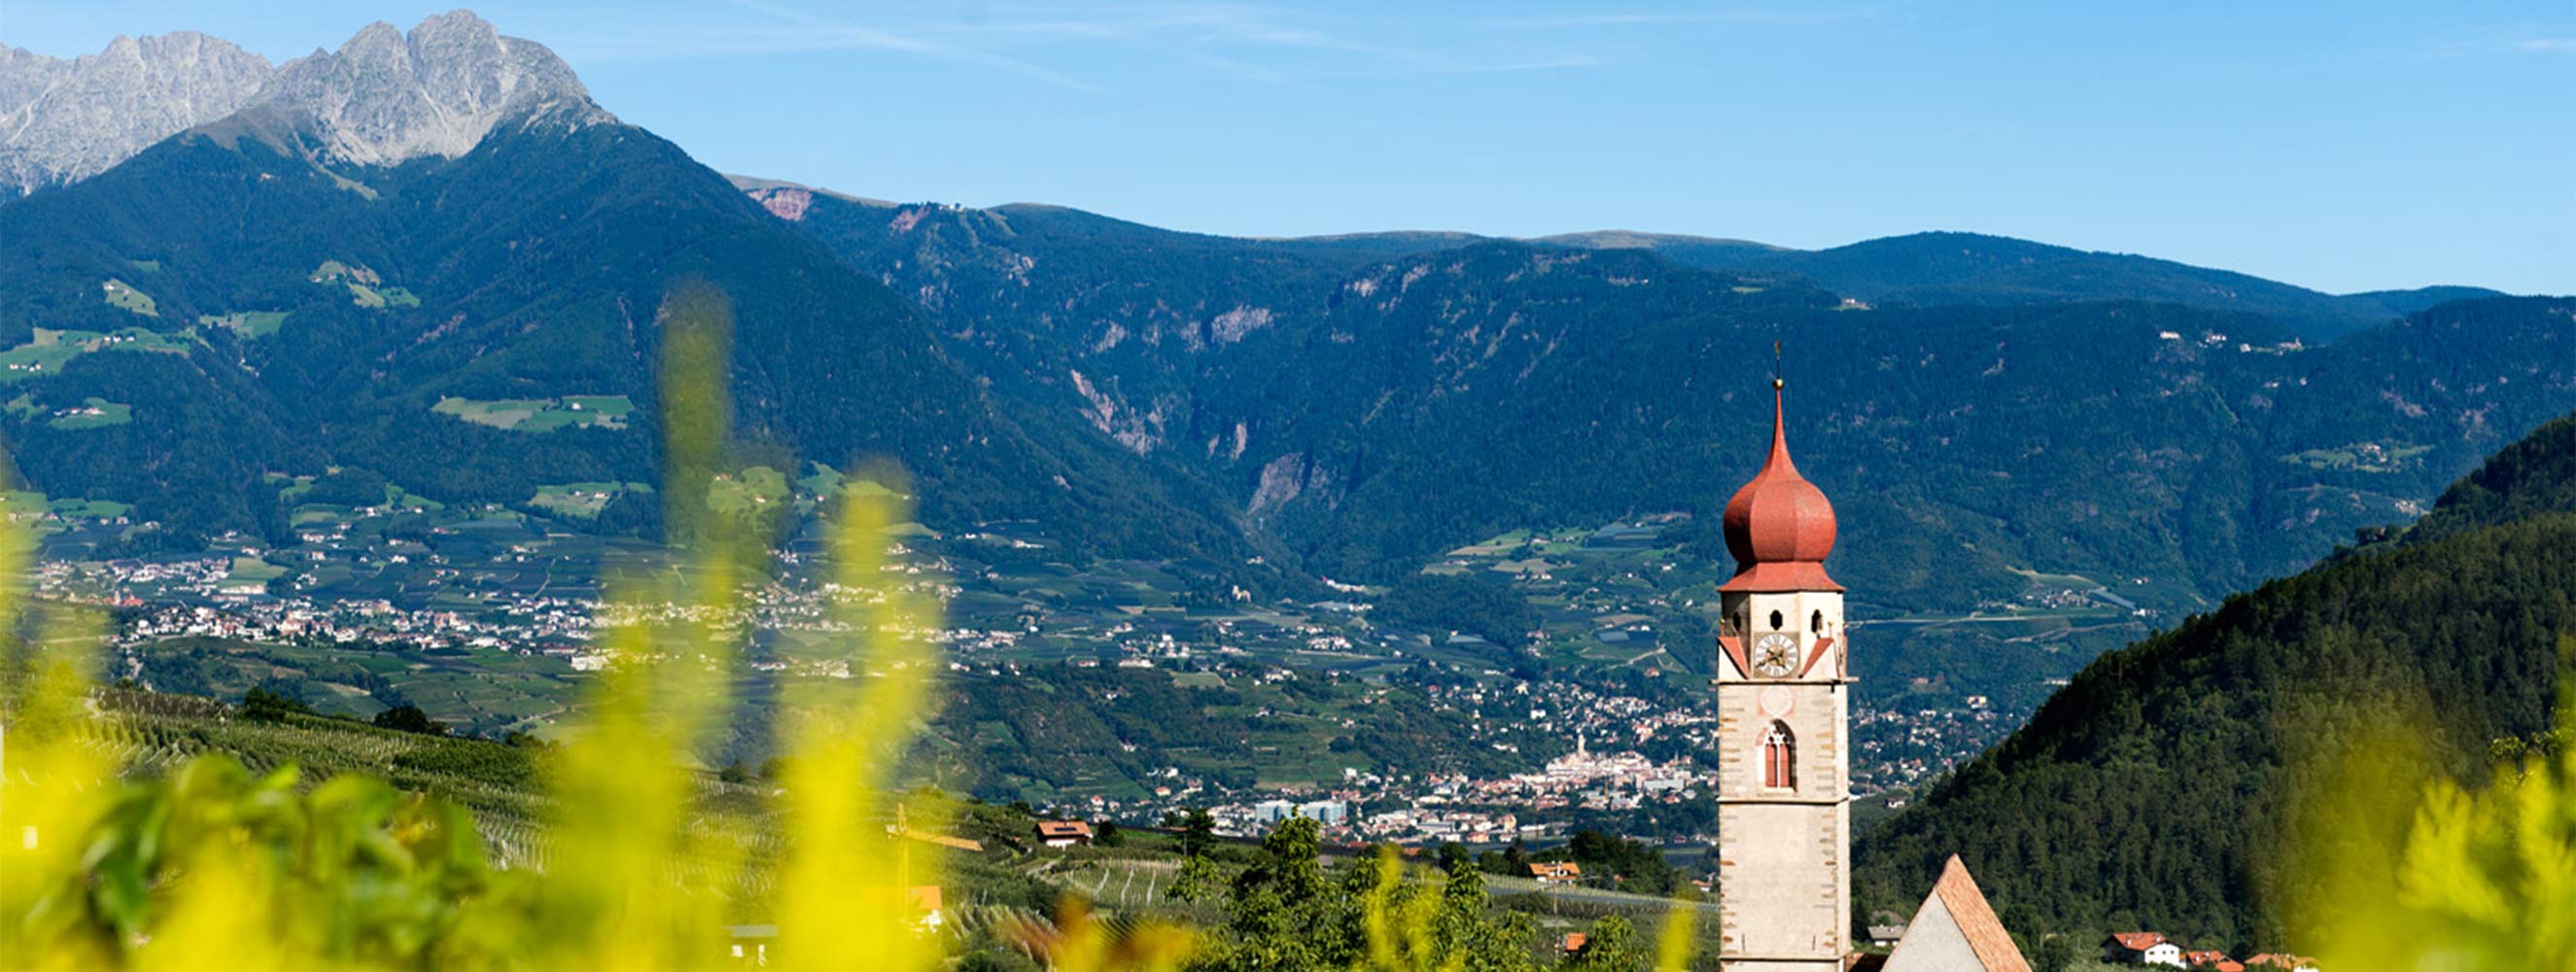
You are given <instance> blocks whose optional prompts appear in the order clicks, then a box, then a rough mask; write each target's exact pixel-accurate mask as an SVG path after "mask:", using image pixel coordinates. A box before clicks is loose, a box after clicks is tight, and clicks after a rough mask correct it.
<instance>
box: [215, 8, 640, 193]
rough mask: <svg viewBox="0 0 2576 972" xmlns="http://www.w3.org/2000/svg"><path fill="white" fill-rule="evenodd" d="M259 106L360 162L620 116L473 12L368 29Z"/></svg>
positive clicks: (448, 150) (335, 156) (303, 68)
mask: <svg viewBox="0 0 2576 972" xmlns="http://www.w3.org/2000/svg"><path fill="white" fill-rule="evenodd" d="M257 100H258V102H259V103H261V104H263V105H266V106H270V107H274V108H276V109H279V110H282V111H284V112H285V113H287V114H288V115H289V116H290V117H293V118H295V119H297V120H299V121H301V122H304V123H306V124H308V125H310V126H311V127H312V129H313V131H314V133H315V134H316V135H318V136H319V137H320V140H321V144H322V150H321V151H322V154H323V155H324V156H325V157H326V158H328V159H329V160H331V161H336V162H349V163H355V164H359V165H391V164H394V163H398V162H402V161H405V160H408V159H414V158H420V157H422V156H429V155H438V156H445V157H448V158H454V157H456V156H459V155H463V154H465V153H466V152H468V151H471V150H472V149H473V148H474V146H475V145H476V144H478V143H480V142H482V141H483V138H484V136H486V135H489V134H491V132H492V130H493V129H494V128H495V127H498V126H500V125H502V124H504V123H519V124H529V125H557V126H564V127H577V126H580V125H588V124H598V123H606V122H614V121H615V120H616V119H615V117H614V116H611V115H610V114H609V113H608V112H606V111H603V110H601V109H600V108H599V106H598V105H596V104H594V103H592V102H591V100H590V92H589V91H588V90H587V89H585V88H583V87H582V84H581V79H580V78H579V77H577V76H575V75H574V74H573V71H572V67H571V66H570V65H567V64H565V63H564V62H563V59H562V58H559V57H556V56H555V53H554V52H553V51H550V50H547V49H546V47H545V45H543V44H539V43H537V42H535V41H530V40H524V39H521V38H516V37H504V36H502V35H501V33H500V31H498V30H497V29H495V28H494V27H493V26H492V24H491V23H489V22H487V21H485V20H483V19H482V18H480V17H477V16H475V15H474V14H473V13H472V12H470V11H465V10H456V11H450V12H448V13H444V14H440V15H438V16H435V17H431V18H429V19H427V20H423V21H421V22H420V24H419V25H418V26H415V27H413V28H412V29H411V32H410V33H409V34H405V33H403V32H402V31H400V30H397V29H395V28H394V27H393V25H391V24H386V23H381V22H379V23H373V24H368V25H367V26H366V27H365V28H363V29H361V30H359V31H358V33H357V34H356V35H355V36H353V37H351V38H349V40H348V42H347V43H344V44H342V45H340V49H339V50H337V51H327V52H326V51H315V52H313V53H312V54H311V55H308V56H306V57H302V58H298V59H296V60H294V61H290V62H288V63H287V64H286V66H285V67H283V68H281V69H279V71H278V72H277V76H276V77H275V78H273V79H272V80H271V81H270V82H269V84H268V86H267V88H266V89H265V90H263V91H262V92H261V94H260V96H259V98H258V99H257Z"/></svg>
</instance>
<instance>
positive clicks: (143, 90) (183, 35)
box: [0, 31, 276, 195]
mask: <svg viewBox="0 0 2576 972" xmlns="http://www.w3.org/2000/svg"><path fill="white" fill-rule="evenodd" d="M274 73H276V68H275V67H273V66H271V65H270V64H269V62H268V59H267V58H264V57H261V56H259V55H257V54H253V53H250V52H249V51H245V50H242V49H241V48H239V47H236V46H234V45H232V44H231V43H229V42H226V41H224V40H221V39H218V38H213V37H208V36H206V35H204V34H199V33H194V32H189V31H180V32H177V33H170V34H160V35H156V36H151V37H140V38H137V37H118V38H117V39H115V40H114V41H111V42H109V44H108V45H107V48H106V49H105V50H103V51H101V52H99V53H97V54H88V55H83V56H80V57H76V58H57V57H47V56H45V55H42V54H37V53H35V52H33V51H25V50H20V49H18V48H15V47H9V46H7V45H0V193H5V194H7V195H18V194H22V193H26V192H31V191H34V190H36V189H40V188H43V187H45V186H50V185H59V184H61V183H66V182H74V181H78V180H80V179H85V178H88V177H90V176H93V175H96V174H98V173H100V172H104V171H106V170H107V168H108V167H109V166H113V165H115V164H117V163H119V162H122V161H125V160H126V159H127V158H128V157H130V156H132V155H133V154H134V153H136V152H140V151H142V150H143V148H144V147H145V146H147V145H150V144H152V143H154V142H158V141H160V140H162V139H164V138H168V137H170V136H171V135H173V134H176V133H178V132H181V131H185V130H187V129H189V128H192V127H195V126H197V125H202V124H205V123H207V122H210V121H214V120H216V119H219V118H222V117H224V116H226V115H230V114H232V113H233V112H235V111H238V110H240V109H241V108H242V107H243V106H245V105H247V104H249V103H250V101H251V99H252V98H253V97H254V96H256V95H257V93H258V92H259V90H260V88H261V86H262V85H264V84H266V83H267V82H268V79H269V77H270V75H272V74H274Z"/></svg>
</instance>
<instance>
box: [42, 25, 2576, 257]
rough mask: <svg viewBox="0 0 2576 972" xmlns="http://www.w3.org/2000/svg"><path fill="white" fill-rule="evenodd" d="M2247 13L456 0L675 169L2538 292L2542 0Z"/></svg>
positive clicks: (887, 191)
mask: <svg viewBox="0 0 2576 972" xmlns="http://www.w3.org/2000/svg"><path fill="white" fill-rule="evenodd" d="M450 5H452V0H451V2H450V3H413V2H384V3H369V4H361V3H350V2H346V0H339V2H313V0H185V2H174V0H146V2H119V0H79V2H65V0H7V2H6V3H4V4H0V41H5V42H7V43H11V44H15V45H18V46H21V47H27V48H32V49H34V50H37V51H40V52H43V53H47V54H54V55H58V56H69V55H73V54H79V53H84V52H91V51H95V50H97V49H98V48H100V47H102V46H104V45H105V44H106V42H107V41H108V39H109V38H111V37H113V36H115V35H117V34H121V33H122V34H138V33H159V32H164V31H169V30H178V29H193V30H200V31H204V32H207V33H211V34H216V35H220V36H223V37H226V38H229V39H232V40H234V41H235V42H237V43H241V44H243V45H244V46H246V47H249V48H251V49H252V50H255V51H258V52H260V53H263V54H267V55H269V56H271V57H272V58H279V59H283V58H287V57H292V56H295V55H299V54H302V53H306V52H309V51H310V50H312V49H313V48H315V47H324V46H337V45H338V44H339V43H340V42H341V41H342V40H344V39H346V38H347V36H348V35H349V34H351V33H353V32H354V31H355V30H356V29H357V28H358V27H359V26H361V25H362V23H363V21H364V20H367V19H381V20H386V21H390V22H392V23H395V24H397V25H400V26H405V27H408V26H409V25H411V24H412V23H415V22H417V21H418V20H419V19H420V18H421V17H423V16H426V15H428V14H430V13H434V12H437V11H439V10H441V9H444V8H445V7H447V6H450ZM2252 6H2253V5H2251V4H2242V3H2212V4H2201V3H2191V2H2174V3H2162V4H2060V3H2030V4H2015V3H1981V4H1938V3H1908V2H1895V0H1890V2H1861V3H1851V4H1843V3H1834V2H1827V3H1820V4H1794V3H1774V4H1714V5H1690V4H1669V3H1649V2H1623V0H1601V2H1583V3H1573V2H1559V3H1552V4H1537V3H1517V2H1506V0H1493V2H1484V3H1462V4H1454V5H1451V4H1396V3H1385V2H1378V3H1347V2H1340V0H1310V2H1296V3H1287V2H1282V3H1196V2H1170V3H1165V2H1154V3H1130V2H1124V0H1102V2H1087V3H1063V4H1020V3H1005V2H970V3H953V2H952V3H927V4H905V3H866V4H828V3H822V2H817V0H715V2H658V0H638V2H631V3H607V2H599V0H559V2H491V3H484V4H481V5H478V6H476V7H475V8H474V9H475V10H476V12H478V13H480V14H482V15H483V16H484V17H486V18H487V19H490V20H492V21H494V22H496V23H497V24H499V25H500V27H501V29H502V31H503V32H504V33H508V34H512V35H515V36H522V37H529V38H533V39H536V40H538V41H541V42H544V43H545V44H547V45H549V46H551V47H553V48H554V49H555V50H556V51H557V52H559V53H561V54H562V55H564V57H565V58H566V59H567V60H569V61H571V62H572V64H573V66H574V67H575V68H577V69H578V70H579V71H580V72H581V75H582V77H583V79H584V81H585V82H586V83H588V84H589V86H590V88H591V92H592V94H593V95H594V96H595V97H597V98H598V100H599V101H600V102H601V104H603V105H605V106H606V107H607V108H608V109H609V110H611V111H614V112H616V113H617V114H618V115H620V116H621V117H623V118H625V119H626V120H627V121H630V122H634V123H636V124H640V125H643V126H644V127H646V128H650V129H652V130H653V131H655V132H657V133H659V134H661V135H663V136H665V137H668V138H670V139H672V140H674V141H676V142H678V143H679V144H680V145H682V146H683V147H685V148H687V149H688V150H689V151H690V152H691V153H692V154H694V155H696V156H697V157H698V158H699V159H700V160H701V161H704V162H706V163H707V164H709V165H711V166H714V167H716V168H718V169H722V170H725V171H729V172H743V173H752V174H758V175H766V176H773V177H779V178H787V179H794V180H798V181H803V182H809V183H813V184H816V185H822V186H828V187H831V188H835V189H840V190H844V191H848V192H853V193H857V194H861V195H867V196H877V197H884V198H891V199H897V200H906V201H911V200H939V201H945V202H961V203H967V204H972V205H990V204H997V203H1003V202H1011V201H1036V202H1051V203H1061V204H1065V205H1071V206H1078V207H1081V208H1084V209H1090V210H1094V211H1097V212H1101V213H1106V214H1109V215H1113V216H1119V217H1123V218H1127V219H1134V220H1138V221H1141V222H1146V223H1152V224H1155V225H1160V226H1169V227H1175V228H1181V229H1192V230H1202V231H1207V232H1217V233H1230V234H1241V235H1299V234H1310V233H1332V232H1350V231H1359V230H1378V229H1459V230H1469V231H1475V232H1483V233H1494V234H1507V235H1535V234H1543V233H1552V232H1562V231H1569V230H1582V229H1601V228H1614V227H1615V228H1624V229H1639V230H1653V231H1664V232H1679V233H1700V234H1707V235H1714V236H1736V237H1745V238H1750V239H1757V240H1762V241H1765V242H1771V243H1778V244H1784V245H1790V246H1802V247H1815V246H1831V245H1836V244H1840V243H1847V242H1851V241H1855V240H1860V239H1867V238H1870V237H1876V236H1886V235H1892V234H1897V233H1906V232H1912V231H1916V230H1929V229H1955V230H1973V231H1980V232H1990V233H2001V234H2007V235H2012V236H2021V237H2028V238H2032V239H2038V240H2044V241H2048V242H2052V243H2062V244H2067V245H2071V246H2081V247H2086V248H2092V249H2104V250H2117V251H2123V252H2136V253H2145V254H2149V255H2153V256H2160V257H2166V258H2170V259H2177V260H2183V261H2186V262H2190V263H2198V264H2204V265H2211V266H2221V267H2226V268H2229V269H2235V270H2242V271H2245V272H2248V273H2254V274H2258V275H2261V276H2266V277H2273V278H2277V279H2281V280H2285V281H2289V282H2291V283H2296V284H2301V285H2305V286H2310V287H2316V288H2319V289H2324V290H2332V291H2350V290H2362V289H2374V288H2381V287H2403V286H2417V285H2422V284H2430V283H2466V284H2480V285H2486V286H2494V287H2499V288H2504V289H2509V290H2515V291H2522V292H2552V293H2568V292H2576V2H2569V0H2555V2H2546V3H2530V4H2485V3H2444V4H2365V3H2337V4H2281V5H2278V8H2277V9H2272V10H2268V11H2256V10H2249V9H2246V8H2249V7H2252ZM2091 8H2100V9H2091ZM2327 8H2332V12H2331V13H2329V12H2327Z"/></svg>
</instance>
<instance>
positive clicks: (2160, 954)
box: [2102, 931, 2183, 969]
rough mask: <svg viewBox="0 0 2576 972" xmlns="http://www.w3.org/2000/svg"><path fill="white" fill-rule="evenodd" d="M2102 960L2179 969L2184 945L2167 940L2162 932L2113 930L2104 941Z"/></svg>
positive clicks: (2181, 965)
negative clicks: (2168, 966)
mask: <svg viewBox="0 0 2576 972" xmlns="http://www.w3.org/2000/svg"><path fill="white" fill-rule="evenodd" d="M2102 961H2105V962H2118V963H2122V964H2127V965H2170V966H2173V967H2174V968H2177V969H2179V968H2182V967H2183V964H2182V946H2181V945H2177V944H2175V943H2173V942H2172V941H2169V940H2167V939H2166V938H2165V936H2164V935H2163V933H2161V932H2147V931H2140V932H2113V933H2111V937H2109V938H2107V939H2104V940H2103V941H2102Z"/></svg>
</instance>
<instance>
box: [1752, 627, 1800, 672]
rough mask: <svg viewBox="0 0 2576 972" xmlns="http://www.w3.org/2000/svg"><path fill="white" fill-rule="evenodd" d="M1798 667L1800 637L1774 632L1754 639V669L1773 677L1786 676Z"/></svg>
mask: <svg viewBox="0 0 2576 972" xmlns="http://www.w3.org/2000/svg"><path fill="white" fill-rule="evenodd" d="M1797 668H1798V639H1797V638H1795V637H1792V636H1789V635H1785V634H1781V633H1779V632H1776V631H1775V632H1772V633H1770V634H1767V635H1763V636H1762V637H1760V638H1757V639H1754V642H1753V670H1754V671H1757V672H1760V673H1762V674H1764V675H1768V676H1771V677H1772V678H1786V677H1788V675H1789V673H1790V672H1793V671H1796V670H1797Z"/></svg>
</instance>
